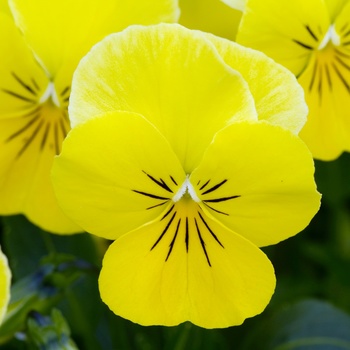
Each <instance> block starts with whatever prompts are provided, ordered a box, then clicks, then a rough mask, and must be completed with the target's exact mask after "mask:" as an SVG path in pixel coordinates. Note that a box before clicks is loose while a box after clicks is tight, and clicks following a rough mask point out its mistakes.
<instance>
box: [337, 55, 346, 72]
mask: <svg viewBox="0 0 350 350" xmlns="http://www.w3.org/2000/svg"><path fill="white" fill-rule="evenodd" d="M335 59H336V60H337V61H338V62H339V63H340V64H341V65H342V66H343V67H344V68H345V69H347V70H348V71H350V66H349V65H348V64H346V63H345V62H344V61H343V60H342V59H341V58H339V57H338V56H335Z"/></svg>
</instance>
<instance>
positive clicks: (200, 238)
mask: <svg viewBox="0 0 350 350" xmlns="http://www.w3.org/2000/svg"><path fill="white" fill-rule="evenodd" d="M194 223H195V225H196V229H197V233H198V237H199V241H200V242H201V246H202V249H203V252H204V254H205V257H206V258H207V262H208V265H209V266H210V267H211V263H210V260H209V256H208V253H207V249H206V248H205V242H204V240H203V238H202V235H201V232H200V230H199V227H198V224H197V220H196V218H194Z"/></svg>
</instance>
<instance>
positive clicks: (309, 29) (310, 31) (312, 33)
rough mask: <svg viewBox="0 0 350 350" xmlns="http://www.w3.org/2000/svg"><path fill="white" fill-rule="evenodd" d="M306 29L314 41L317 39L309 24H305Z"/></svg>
mask: <svg viewBox="0 0 350 350" xmlns="http://www.w3.org/2000/svg"><path fill="white" fill-rule="evenodd" d="M305 28H306V30H307V31H308V32H309V34H310V35H311V36H312V37H313V39H315V40H316V41H318V38H317V36H316V35H315V33H314V32H313V31H312V30H311V28H310V27H309V26H305Z"/></svg>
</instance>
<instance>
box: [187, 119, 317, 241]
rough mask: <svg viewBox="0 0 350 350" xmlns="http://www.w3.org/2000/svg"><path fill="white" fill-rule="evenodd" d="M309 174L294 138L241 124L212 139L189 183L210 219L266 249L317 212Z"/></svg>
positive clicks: (307, 162)
mask: <svg viewBox="0 0 350 350" xmlns="http://www.w3.org/2000/svg"><path fill="white" fill-rule="evenodd" d="M219 155H220V156H219ZM313 173H314V166H313V161H312V157H311V154H310V152H309V151H308V149H307V148H306V146H305V145H304V144H303V142H301V141H300V139H299V138H298V137H296V136H294V135H293V134H291V133H290V132H289V131H287V130H285V129H282V128H280V127H277V126H273V125H270V124H267V123H266V122H260V123H254V124H253V123H243V122H242V123H237V124H232V125H230V126H228V127H227V128H225V129H223V130H222V131H220V132H219V133H218V134H217V135H216V137H215V139H214V141H213V143H212V144H211V145H210V147H209V148H208V150H207V152H206V154H205V156H204V157H203V161H202V163H201V164H200V166H199V167H198V168H197V169H196V170H195V171H194V172H193V173H192V175H191V177H190V181H191V183H192V184H193V185H195V186H196V187H195V191H196V194H197V196H198V198H199V199H200V200H201V201H202V202H201V203H202V204H201V205H203V206H204V208H207V210H208V211H209V212H210V214H211V215H212V216H213V217H215V218H216V219H217V220H219V221H220V222H221V223H223V224H224V225H226V226H227V227H229V228H230V229H231V230H233V231H235V232H237V233H238V234H240V235H242V236H244V237H246V238H247V239H249V240H250V241H251V242H253V243H254V244H256V245H258V246H265V245H270V244H275V243H277V242H279V241H281V240H283V239H286V238H288V237H290V236H293V235H295V234H296V233H298V232H299V231H301V230H302V229H304V228H305V227H306V226H307V225H308V223H309V222H310V220H311V219H312V217H313V216H314V215H315V214H316V212H317V211H318V209H319V206H320V195H319V194H318V193H317V191H316V186H315V183H314V179H313Z"/></svg>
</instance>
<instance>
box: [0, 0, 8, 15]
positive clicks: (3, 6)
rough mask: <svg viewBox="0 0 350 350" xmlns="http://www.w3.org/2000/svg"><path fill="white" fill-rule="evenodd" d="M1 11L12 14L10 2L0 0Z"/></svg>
mask: <svg viewBox="0 0 350 350" xmlns="http://www.w3.org/2000/svg"><path fill="white" fill-rule="evenodd" d="M0 12H3V13H6V14H7V15H11V12H10V8H9V4H8V1H7V0H0Z"/></svg>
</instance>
